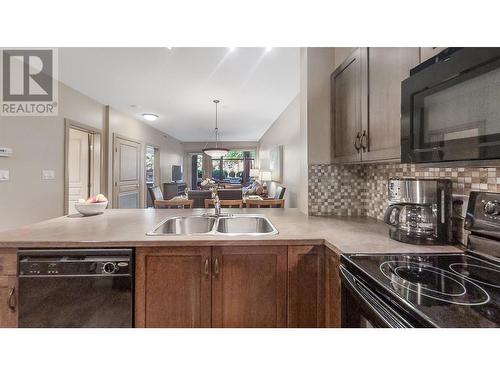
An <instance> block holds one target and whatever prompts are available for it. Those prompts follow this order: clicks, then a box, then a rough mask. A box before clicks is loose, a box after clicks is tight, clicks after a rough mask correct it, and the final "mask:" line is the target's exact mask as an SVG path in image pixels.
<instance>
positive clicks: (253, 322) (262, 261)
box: [212, 246, 287, 328]
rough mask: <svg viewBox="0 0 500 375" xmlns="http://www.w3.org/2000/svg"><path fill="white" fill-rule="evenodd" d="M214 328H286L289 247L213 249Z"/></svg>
mask: <svg viewBox="0 0 500 375" xmlns="http://www.w3.org/2000/svg"><path fill="white" fill-rule="evenodd" d="M212 263H213V268H212V272H213V278H212V326H213V327H246V328H252V327H261V328H272V327H286V291H287V285H286V275H287V248H286V246H245V247H244V246H235V247H215V248H214V249H213V261H212Z"/></svg>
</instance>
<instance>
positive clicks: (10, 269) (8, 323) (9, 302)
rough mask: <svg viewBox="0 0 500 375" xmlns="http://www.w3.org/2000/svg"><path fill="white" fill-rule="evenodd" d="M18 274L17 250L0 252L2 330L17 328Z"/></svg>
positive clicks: (0, 312)
mask: <svg viewBox="0 0 500 375" xmlns="http://www.w3.org/2000/svg"><path fill="white" fill-rule="evenodd" d="M16 274H17V253H16V250H15V249H2V250H0V328H14V327H17V277H16Z"/></svg>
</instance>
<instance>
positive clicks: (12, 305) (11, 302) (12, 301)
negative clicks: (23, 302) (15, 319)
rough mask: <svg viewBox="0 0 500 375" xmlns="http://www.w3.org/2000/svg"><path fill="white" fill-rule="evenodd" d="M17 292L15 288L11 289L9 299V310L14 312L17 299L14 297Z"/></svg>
mask: <svg viewBox="0 0 500 375" xmlns="http://www.w3.org/2000/svg"><path fill="white" fill-rule="evenodd" d="M15 292H16V288H15V287H12V288H10V292H9V299H8V300H7V305H8V306H9V309H10V310H12V311H15V310H16V300H15V298H14V297H15V296H14V293H15Z"/></svg>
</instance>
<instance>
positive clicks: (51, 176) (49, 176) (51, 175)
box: [42, 169, 56, 180]
mask: <svg viewBox="0 0 500 375" xmlns="http://www.w3.org/2000/svg"><path fill="white" fill-rule="evenodd" d="M55 179H56V171H54V170H52V169H47V170H43V171H42V180H55Z"/></svg>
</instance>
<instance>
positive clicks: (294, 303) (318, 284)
mask: <svg viewBox="0 0 500 375" xmlns="http://www.w3.org/2000/svg"><path fill="white" fill-rule="evenodd" d="M325 291H326V285H325V248H324V246H314V245H311V246H309V245H306V246H288V327H293V328H305V327H308V328H314V327H324V326H325V318H326V316H325V299H326V295H325Z"/></svg>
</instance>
